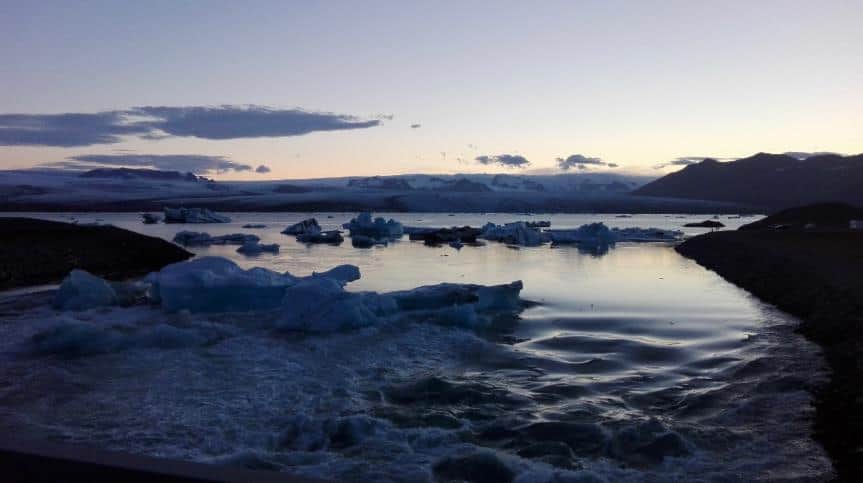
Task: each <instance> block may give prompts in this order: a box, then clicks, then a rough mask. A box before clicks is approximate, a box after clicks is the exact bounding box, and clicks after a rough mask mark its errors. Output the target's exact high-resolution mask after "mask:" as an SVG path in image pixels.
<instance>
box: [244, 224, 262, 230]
mask: <svg viewBox="0 0 863 483" xmlns="http://www.w3.org/2000/svg"><path fill="white" fill-rule="evenodd" d="M266 227H267V225H264V224H262V223H246V224H245V225H243V228H246V229H253V228H254V229H259V228H266Z"/></svg>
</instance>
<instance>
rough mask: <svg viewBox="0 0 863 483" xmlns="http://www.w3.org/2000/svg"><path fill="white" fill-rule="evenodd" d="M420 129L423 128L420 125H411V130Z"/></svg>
mask: <svg viewBox="0 0 863 483" xmlns="http://www.w3.org/2000/svg"><path fill="white" fill-rule="evenodd" d="M421 127H423V125H422V124H411V129H419V128H421Z"/></svg>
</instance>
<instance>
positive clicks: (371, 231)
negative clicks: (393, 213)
mask: <svg viewBox="0 0 863 483" xmlns="http://www.w3.org/2000/svg"><path fill="white" fill-rule="evenodd" d="M342 228H345V229H347V230H349V231H350V234H351V237H353V236H355V235H361V236H367V237H370V238H375V239H387V238H401V236H402V235H403V234H404V227H402V224H401V223H399V222H397V221H396V220H393V219H389V220H385V219H383V218H381V217H378V218H375V219H374V220H372V214H371V213H369V212H364V213H360V214H359V215H358V216H357V217H356V218H353V219H352V220H351V221H349V222H347V223H345V224H344V225H342Z"/></svg>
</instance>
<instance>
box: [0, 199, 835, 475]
mask: <svg viewBox="0 0 863 483" xmlns="http://www.w3.org/2000/svg"><path fill="white" fill-rule="evenodd" d="M44 216H46V217H47V216H48V215H44ZM69 216H74V217H76V218H77V219H79V220H81V221H82V222H88V221H94V220H95V219H97V218H98V219H100V220H102V221H103V222H108V223H113V224H115V225H118V226H122V227H125V228H130V229H133V230H136V231H139V232H142V233H147V234H151V235H155V236H161V237H163V238H166V239H171V238H172V237H173V235H174V234H175V233H176V232H177V231H179V230H182V229H190V230H199V231H208V232H209V233H211V234H213V235H218V234H225V233H232V232H252V233H256V234H258V235H259V236H261V237H262V241H263V242H266V243H280V244H281V252H280V253H279V254H278V255H275V256H273V255H267V254H263V255H261V256H258V257H251V258H249V257H244V256H241V255H239V254H237V253H235V249H236V247H230V246H220V247H210V248H201V249H194V251H195V252H196V253H197V254H199V255H204V254H207V255H220V256H226V257H230V258H232V259H234V260H237V261H238V262H239V263H241V264H242V265H244V266H256V265H257V266H265V267H268V268H273V269H276V270H280V271H285V270H287V271H290V272H291V273H294V274H299V275H305V274H308V273H311V272H312V271H321V270H325V269H328V268H331V267H332V266H334V265H337V264H341V263H353V264H356V265H358V266H359V267H360V269H361V271H362V274H363V278H362V279H360V280H358V281H357V282H354V283H352V284H351V285H350V286H349V288H350V289H351V290H377V291H388V290H400V289H408V288H412V287H416V286H419V285H426V284H432V283H438V282H442V281H448V282H466V283H467V282H469V283H482V284H497V283H506V282H510V281H513V280H523V281H524V285H525V288H524V291H523V293H522V296H523V297H524V298H526V299H529V300H532V301H536V302H539V304H538V305H536V306H534V307H531V308H529V309H527V310H525V311H524V312H522V313H521V316H520V318H518V319H517V320H502V321H500V324H498V325H497V326H496V327H495V328H493V329H489V330H482V331H474V330H468V329H462V328H457V327H453V326H449V325H445V324H443V325H442V324H431V323H426V322H422V321H413V322H411V321H408V322H404V323H401V324H398V325H388V326H382V327H373V328H368V329H363V330H359V331H352V332H343V333H337V334H329V335H304V334H283V333H273V332H271V331H268V330H255V329H254V327H255V324H256V320H255V319H256V316H255V315H213V316H198V315H195V316H191V315H188V314H186V315H184V314H164V313H162V312H161V311H159V310H157V309H152V308H148V307H136V308H131V309H128V308H127V309H118V308H112V309H100V310H94V311H87V312H81V313H57V312H54V311H53V310H51V309H50V307H47V306H46V304H48V303H49V302H50V294H24V295H21V294H15V295H12V296H6V297H3V298H2V299H0V313H2V314H3V317H0V328H2V331H3V332H4V334H7V336H5V337H4V338H3V339H2V342H0V348H2V357H3V365H2V369H0V430H4V431H16V432H27V433H30V434H36V435H39V436H43V437H46V438H50V439H55V440H60V441H74V442H84V443H88V444H95V445H97V446H102V447H105V448H111V449H121V450H127V451H133V452H138V453H146V454H152V455H160V456H171V457H178V458H184V459H191V460H198V461H211V462H220V463H226V462H227V463H230V464H236V465H242V466H247V467H259V468H271V469H277V470H283V471H291V472H296V473H303V474H310V475H316V476H323V477H330V478H336V479H345V480H353V481H363V480H370V481H424V480H431V479H433V478H434V475H433V471H432V467H434V466H436V467H437V468H438V475H439V476H440V475H444V474H450V475H451V474H452V473H447V472H452V471H456V472H457V473H456V476H465V475H467V474H469V473H458V472H459V471H461V472H466V471H470V470H471V468H473V469H479V470H478V471H480V472H482V471H486V472H488V471H490V470H489V468H497V467H504V468H505V469H506V470H507V471H509V472H511V474H512V476H514V477H516V478H519V479H520V481H570V480H568V479H566V478H576V477H577V478H584V480H580V481H590V479H591V478H595V479H597V480H599V481H601V480H603V479H607V480H609V481H621V480H630V481H644V480H648V481H669V480H685V481H729V480H731V481H734V480H737V481H751V480H754V479H766V480H823V479H826V478H828V477H829V476H830V474H831V466H830V463H829V461H828V459H827V458H826V456H825V455H824V452H823V450H822V449H821V448H820V447H819V446H818V445H817V444H815V443H814V442H813V440H812V439H811V436H810V434H811V429H810V427H811V418H812V408H811V406H810V404H811V396H810V395H809V393H808V392H807V389H811V387H812V386H813V385H814V384H816V383H818V382H819V381H822V380H823V378H824V365H823V362H822V361H821V359H820V357H819V356H818V351H817V350H816V349H815V347H814V346H812V345H811V344H809V343H808V342H806V341H805V340H803V339H802V338H800V337H799V336H798V335H796V334H795V333H794V332H793V326H794V325H795V323H796V321H794V320H793V319H792V318H791V317H789V316H787V315H785V314H783V313H781V312H778V311H776V310H774V309H772V308H771V307H769V306H766V305H764V304H762V303H760V302H758V301H757V300H756V299H754V298H752V297H751V296H749V295H748V294H747V293H746V292H744V291H742V290H740V289H737V288H736V287H734V286H732V285H730V284H728V283H726V282H725V281H724V280H722V279H721V278H720V277H718V276H717V275H716V274H714V273H713V272H709V271H707V270H705V269H703V268H701V267H699V266H698V265H696V264H695V263H693V262H692V261H690V260H687V259H684V258H682V257H681V256H679V255H678V254H677V253H676V252H675V251H674V250H673V248H672V247H671V246H669V245H667V244H618V245H617V246H616V247H614V248H612V249H611V250H609V251H608V252H606V253H595V252H591V251H584V250H580V249H579V248H577V247H554V248H552V247H549V246H548V245H545V246H542V247H532V248H525V247H508V246H506V245H503V244H497V243H488V244H487V245H485V246H482V247H472V246H467V247H464V248H462V249H461V250H455V249H453V248H451V247H448V246H443V247H437V248H432V247H427V246H425V245H423V244H422V243H421V242H411V241H408V240H407V238H405V239H403V240H401V241H396V242H393V243H390V244H389V245H388V246H385V247H383V246H381V247H375V248H372V249H356V248H353V247H351V245H350V241H349V239H347V240H346V242H345V243H344V244H342V245H341V246H338V247H333V246H320V245H318V246H305V245H302V244H299V243H296V242H295V241H294V240H293V238H292V237H288V236H285V235H281V234H280V233H279V232H280V231H281V230H282V229H283V228H284V227H285V226H287V225H289V224H291V223H294V222H296V221H298V220H300V219H302V218H303V217H304V215H302V214H284V213H280V214H267V213H264V214H233V215H232V216H233V217H234V223H232V224H229V225H185V226H183V225H161V224H160V225H142V224H140V222H139V221H138V219H137V217H136V216H135V215H132V214H81V215H75V214H72V215H70V214H63V215H56V214H55V215H50V217H51V218H53V219H67V218H68V217H69ZM316 216H317V218H318V220H319V221H321V223H322V225H324V228H325V229H326V228H330V227H332V228H335V227H337V226H338V225H340V224H341V223H343V222H344V221H347V219H348V218H350V216H352V215H351V214H340V213H332V214H318V215H316ZM391 216H393V217H395V218H397V219H399V220H400V221H402V222H403V223H404V224H406V225H417V226H447V225H464V224H470V225H473V226H478V225H481V224H483V223H484V222H485V221H494V222H497V223H502V222H507V221H514V220H516V219H531V220H535V219H550V220H551V221H552V225H553V227H554V228H572V227H576V226H579V225H581V224H582V223H587V222H592V221H604V222H606V223H607V224H608V225H609V226H620V227H626V226H642V227H647V226H656V227H660V228H667V229H672V228H673V229H680V226H681V225H682V224H683V223H686V222H689V221H696V220H701V219H704V218H703V217H701V216H695V217H685V218H678V217H676V216H673V215H672V216H665V215H635V216H633V217H632V218H617V217H614V216H613V215H596V216H594V215H550V216H534V217H530V218H527V217H525V216H517V215H503V214H489V215H478V214H470V215H458V214H457V215H455V216H450V215H449V214H393V215H391ZM721 221H723V223H726V224H728V225H731V226H736V225H737V224H739V223H741V222H746V221H748V220H746V219H738V218H732V219H728V218H727V217H724V216H723V217H722V219H721ZM246 223H264V224H267V225H268V228H266V229H260V230H248V229H242V228H240V227H241V225H243V224H246ZM687 230H688V233H690V234H694V233H697V232H699V230H698V229H694V230H693V229H687ZM75 321H83V322H85V323H90V324H98V325H100V326H108V327H117V326H122V327H130V328H132V327H138V326H141V325H147V324H150V325H153V324H167V325H168V326H170V327H172V328H175V329H178V333H183V331H190V332H191V331H194V333H195V334H201V333H204V334H207V337H206V341H204V342H200V341H197V339H195V340H191V339H188V338H182V337H173V336H172V337H165V339H164V340H159V341H156V342H153V343H150V344H148V345H147V346H146V347H139V348H133V349H128V350H122V351H115V352H110V353H94V354H90V355H85V356H81V357H74V358H67V357H57V356H45V355H36V354H33V353H32V352H29V351H28V343H29V340H30V337H31V336H32V335H33V334H35V333H37V332H39V331H40V330H45V328H46V327H51V326H52V324H57V323H62V322H67V323H68V322H75ZM171 334H174V332H171ZM190 340H191V342H190ZM465 458H466V459H465ZM453 468H455V469H453ZM489 474H491V473H489ZM555 478H556V479H557V480H555Z"/></svg>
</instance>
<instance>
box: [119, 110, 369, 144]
mask: <svg viewBox="0 0 863 483" xmlns="http://www.w3.org/2000/svg"><path fill="white" fill-rule="evenodd" d="M133 112H135V113H137V114H140V115H144V116H150V117H153V118H155V120H152V121H143V122H145V123H146V124H147V125H149V126H151V128H152V129H155V130H158V131H162V132H164V133H166V134H170V135H172V136H182V137H197V138H204V139H237V138H258V137H283V136H301V135H303V134H309V133H312V132H316V131H340V130H345V129H363V128H369V127H375V126H378V125H380V124H381V122H382V121H381V120H380V119H371V120H363V119H359V118H356V117H354V116H346V115H343V114H333V113H329V112H308V111H304V110H301V109H287V110H279V109H271V108H269V107H265V106H245V107H243V106H220V107H201V106H192V107H165V106H146V107H136V108H134V110H133Z"/></svg>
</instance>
